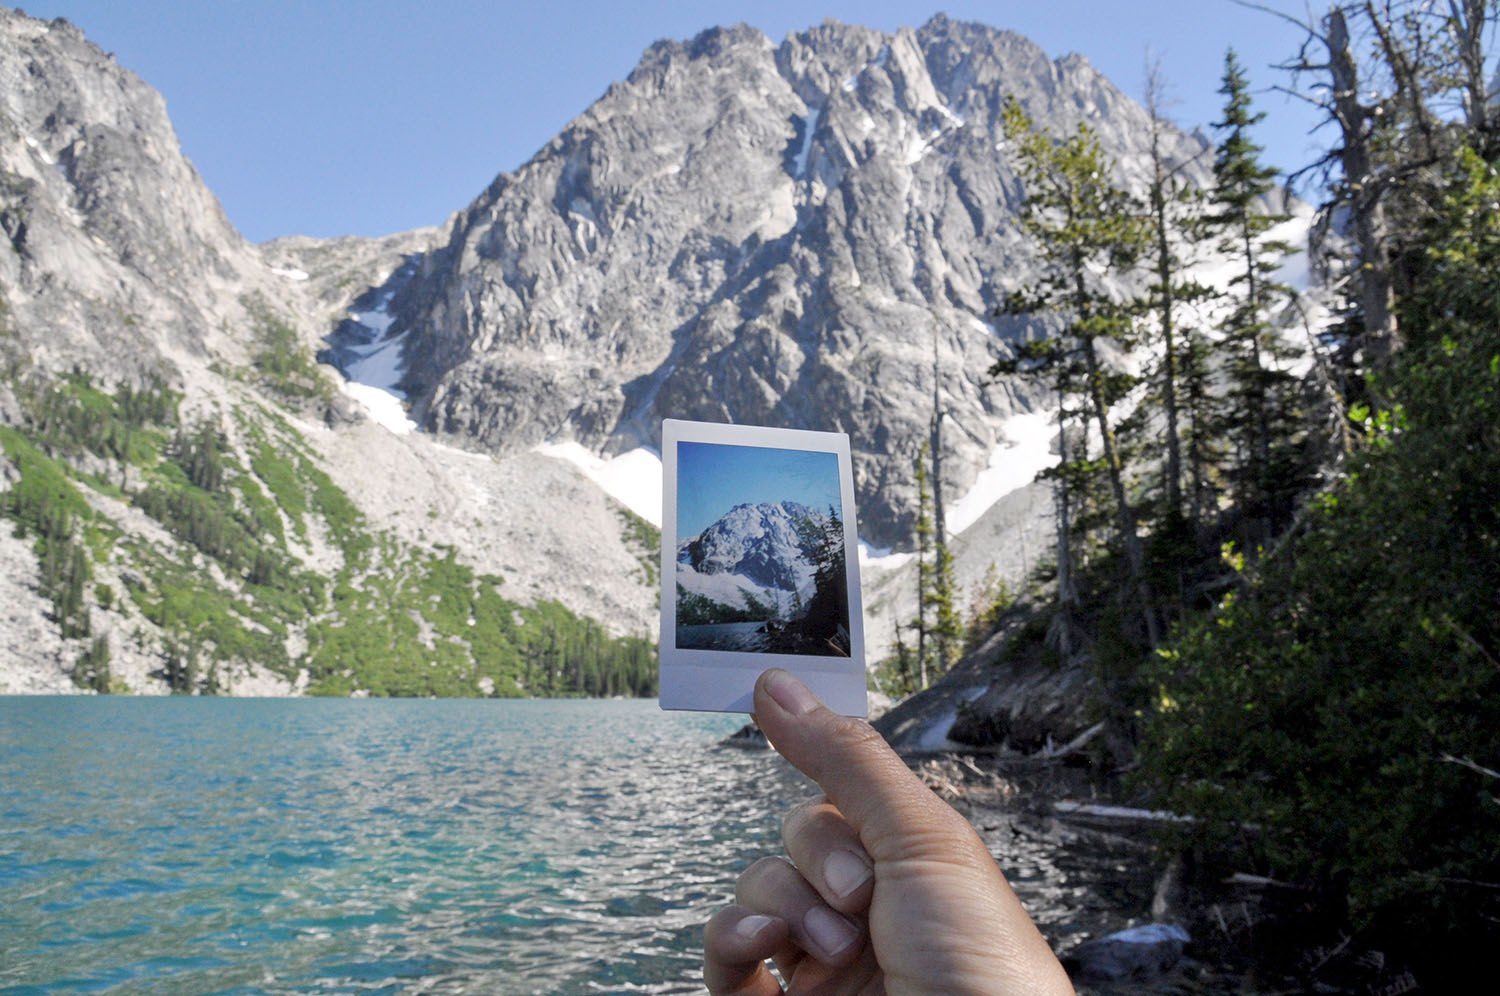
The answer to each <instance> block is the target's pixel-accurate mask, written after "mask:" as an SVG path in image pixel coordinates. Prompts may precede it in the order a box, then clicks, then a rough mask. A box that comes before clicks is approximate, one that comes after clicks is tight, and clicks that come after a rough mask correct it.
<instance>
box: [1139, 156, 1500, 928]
mask: <svg viewBox="0 0 1500 996" xmlns="http://www.w3.org/2000/svg"><path fill="white" fill-rule="evenodd" d="M1427 237H1428V248H1427V251H1426V254H1425V257H1424V262H1423V266H1424V267H1425V269H1426V273H1425V278H1424V279H1423V280H1422V281H1420V282H1419V284H1418V285H1419V286H1420V285H1424V284H1425V285H1426V286H1427V287H1429V288H1430V291H1429V293H1428V294H1424V295H1419V296H1414V297H1413V299H1412V300H1411V301H1410V302H1409V305H1408V306H1409V308H1410V311H1409V313H1408V315H1407V316H1405V317H1406V319H1407V320H1406V321H1405V322H1404V323H1403V324H1404V325H1405V327H1406V328H1407V329H1408V330H1409V335H1410V345H1409V346H1408V348H1407V350H1406V352H1405V354H1404V356H1403V358H1402V359H1401V361H1400V363H1399V364H1398V366H1397V367H1396V368H1395V370H1394V371H1393V372H1392V373H1391V374H1389V375H1388V376H1387V377H1386V378H1384V383H1383V384H1382V391H1381V392H1380V393H1381V394H1382V395H1384V396H1386V397H1389V398H1390V399H1392V400H1391V405H1390V407H1389V408H1388V409H1386V410H1382V411H1377V412H1370V411H1368V410H1361V411H1356V412H1355V413H1354V415H1355V417H1356V418H1357V419H1359V420H1360V421H1361V422H1362V424H1363V426H1364V428H1365V431H1366V445H1365V448H1364V449H1363V451H1362V452H1361V453H1359V454H1358V455H1357V456H1356V457H1355V458H1354V459H1353V461H1352V463H1351V465H1350V467H1349V472H1348V475H1347V477H1346V478H1345V479H1344V480H1343V481H1342V482H1340V483H1339V484H1338V485H1337V486H1335V487H1333V488H1331V489H1329V490H1328V491H1326V492H1325V493H1323V494H1321V495H1320V496H1319V497H1318V498H1317V500H1315V501H1314V502H1313V503H1312V504H1311V505H1310V506H1308V507H1306V508H1305V509H1304V510H1303V515H1302V519H1301V521H1300V522H1299V524H1298V525H1297V526H1296V527H1294V530H1293V532H1292V533H1291V535H1290V536H1289V538H1288V539H1286V540H1285V541H1284V542H1283V543H1282V545H1281V547H1280V548H1279V549H1278V550H1277V551H1276V553H1275V554H1274V555H1273V556H1270V557H1268V558H1266V559H1265V560H1264V561H1263V562H1262V563H1261V564H1259V565H1257V566H1256V567H1254V568H1253V569H1252V571H1251V573H1250V574H1249V575H1248V576H1246V577H1245V578H1244V579H1243V582H1242V583H1241V584H1239V585H1238V586H1236V587H1235V588H1234V589H1233V590H1232V591H1230V592H1229V593H1228V594H1226V595H1225V596H1224V597H1223V599H1222V600H1221V602H1220V604H1219V607H1218V610H1217V611H1216V612H1214V613H1213V614H1212V615H1211V616H1210V617H1207V618H1203V619H1201V620H1199V621H1196V622H1192V623H1190V624H1188V625H1186V626H1185V627H1184V628H1183V630H1182V631H1181V633H1180V634H1179V635H1178V637H1177V639H1176V640H1175V641H1174V642H1173V643H1172V644H1171V645H1170V647H1169V648H1168V649H1166V650H1164V651H1163V652H1162V653H1161V654H1160V656H1159V658H1158V660H1157V661H1156V663H1155V665H1154V666H1153V669H1152V675H1151V676H1152V678H1153V679H1154V682H1155V687H1156V698H1157V703H1156V707H1155V709H1154V710H1152V711H1151V713H1150V715H1149V716H1148V717H1147V719H1146V722H1145V729H1144V738H1143V741H1142V744H1141V754H1140V756H1141V760H1142V773H1141V779H1142V784H1143V785H1144V786H1146V787H1149V788H1150V789H1151V790H1153V791H1154V793H1155V794H1156V796H1157V798H1158V800H1159V801H1160V802H1161V803H1162V804H1164V805H1167V806H1170V807H1172V808H1174V809H1178V810H1180V811H1183V812H1187V813H1191V814H1195V815H1197V816H1200V817H1203V818H1204V822H1202V823H1201V824H1200V825H1199V830H1198V831H1197V833H1198V835H1199V836H1200V839H1201V840H1202V841H1203V842H1207V843H1211V844H1213V845H1215V850H1218V851H1219V852H1220V853H1228V854H1231V855H1236V854H1237V855H1240V857H1241V859H1243V860H1249V861H1254V862H1256V863H1258V864H1259V865H1260V868H1261V870H1263V871H1267V872H1270V873H1272V874H1274V875H1276V876H1278V877H1281V878H1293V879H1297V880H1300V881H1303V882H1306V883H1309V884H1314V885H1316V886H1318V887H1319V888H1320V889H1321V890H1322V893H1323V895H1324V896H1325V897H1328V898H1330V899H1332V900H1334V901H1335V902H1336V903H1347V905H1348V909H1349V911H1350V913H1351V914H1352V915H1353V917H1354V918H1355V920H1356V922H1359V923H1362V924H1376V925H1384V926H1386V927H1389V928H1392V929H1400V930H1402V931H1403V932H1405V933H1406V935H1407V939H1408V940H1411V939H1412V938H1414V937H1433V938H1435V937H1444V936H1445V935H1446V940H1447V941H1448V942H1449V943H1451V942H1452V941H1453V940H1454V939H1455V938H1457V937H1458V936H1460V935H1461V934H1462V933H1463V932H1480V931H1482V929H1483V920H1484V918H1485V916H1488V917H1490V918H1491V919H1493V918H1494V917H1495V916H1496V915H1497V914H1500V902H1497V896H1500V893H1497V892H1496V891H1495V885H1494V883H1496V882H1497V881H1500V774H1497V771H1496V769H1500V613H1497V612H1496V604H1497V603H1496V595H1495V592H1496V591H1497V590H1500V503H1497V501H1496V496H1497V495H1500V294H1497V293H1496V290H1497V288H1500V284H1497V277H1496V274H1497V272H1500V252H1497V248H1500V176H1497V173H1496V171H1495V169H1494V168H1493V167H1492V166H1490V165H1488V164H1486V163H1485V162H1483V161H1482V160H1480V159H1479V158H1478V157H1477V156H1473V155H1469V156H1466V157H1465V160H1464V163H1463V167H1462V169H1461V171H1460V172H1459V175H1458V176H1457V178H1456V179H1455V182H1454V185H1453V188H1452V190H1451V191H1450V194H1449V196H1448V198H1447V200H1446V203H1445V205H1444V209H1443V211H1442V212H1441V216H1440V217H1439V218H1438V220H1437V221H1436V222H1435V223H1434V224H1433V225H1432V226H1431V227H1430V228H1429V230H1428V232H1427ZM1252 828H1254V829H1252ZM1486 911H1487V912H1486ZM1476 913H1484V916H1476Z"/></svg>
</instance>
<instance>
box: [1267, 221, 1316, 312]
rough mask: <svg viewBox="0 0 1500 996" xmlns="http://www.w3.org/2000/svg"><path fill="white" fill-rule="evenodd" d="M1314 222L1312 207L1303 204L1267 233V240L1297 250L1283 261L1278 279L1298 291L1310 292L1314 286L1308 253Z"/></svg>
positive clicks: (1278, 272)
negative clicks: (1310, 231)
mask: <svg viewBox="0 0 1500 996" xmlns="http://www.w3.org/2000/svg"><path fill="white" fill-rule="evenodd" d="M1312 222H1313V208H1312V205H1311V204H1302V205H1299V206H1298V207H1297V209H1296V211H1295V213H1293V215H1292V216H1291V217H1290V218H1288V219H1287V220H1286V221H1283V222H1282V223H1281V224H1279V225H1277V226H1276V227H1275V228H1272V229H1271V230H1270V231H1269V232H1267V233H1266V238H1268V239H1272V240H1275V241H1279V242H1285V243H1287V244H1288V245H1290V246H1292V247H1293V248H1294V249H1296V250H1297V252H1296V253H1294V254H1292V255H1290V256H1286V257H1284V258H1283V259H1282V261H1281V266H1279V267H1277V269H1276V279H1277V280H1280V281H1281V282H1282V283H1284V284H1286V285H1288V286H1290V287H1292V288H1294V289H1296V290H1298V291H1305V290H1308V289H1310V288H1311V287H1312V285H1313V278H1312V267H1311V265H1310V262H1309V260H1308V251H1307V236H1308V231H1309V230H1310V229H1311V228H1312Z"/></svg>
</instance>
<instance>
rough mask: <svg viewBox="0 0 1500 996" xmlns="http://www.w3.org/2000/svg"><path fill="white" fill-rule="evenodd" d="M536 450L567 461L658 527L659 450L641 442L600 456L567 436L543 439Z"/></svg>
mask: <svg viewBox="0 0 1500 996" xmlns="http://www.w3.org/2000/svg"><path fill="white" fill-rule="evenodd" d="M535 452H537V453H540V454H542V455H543V456H549V457H552V458H553V459H554V460H562V461H564V462H566V463H570V464H572V465H573V466H575V467H577V468H578V469H579V470H581V471H583V474H584V476H585V477H587V478H588V479H589V480H591V481H593V482H594V483H595V484H597V485H599V487H600V488H602V489H603V490H604V493H605V494H607V495H609V496H610V497H611V498H613V499H614V500H615V501H617V502H619V503H620V504H621V505H624V506H625V507H626V508H628V509H630V510H631V511H632V512H634V513H635V514H636V515H639V516H640V517H641V518H643V519H645V520H646V521H647V522H649V523H651V524H652V525H653V526H655V527H656V528H658V529H660V528H661V454H660V453H657V452H656V451H655V450H653V449H649V448H647V447H644V446H640V447H637V448H635V449H633V450H630V451H629V452H626V453H621V454H620V455H619V456H616V457H609V458H605V457H601V456H599V455H597V454H595V453H592V452H590V451H589V450H587V449H585V448H584V447H583V446H581V445H579V444H578V443H576V442H574V441H573V440H571V439H570V440H568V441H566V442H562V443H544V444H542V445H541V446H538V447H536V449H535Z"/></svg>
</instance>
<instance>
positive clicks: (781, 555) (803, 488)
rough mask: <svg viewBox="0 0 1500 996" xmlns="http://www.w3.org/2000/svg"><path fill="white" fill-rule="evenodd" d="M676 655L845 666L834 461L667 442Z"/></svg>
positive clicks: (845, 599)
mask: <svg viewBox="0 0 1500 996" xmlns="http://www.w3.org/2000/svg"><path fill="white" fill-rule="evenodd" d="M676 540H677V551H676V568H677V571H676V573H677V620H676V621H677V648H678V649H679V650H727V651H739V652H742V653H743V652H747V651H748V652H751V653H768V654H810V655H817V656H822V657H848V656H849V654H850V639H849V587H848V577H847V574H846V566H845V555H844V521H843V506H842V502H841V500H840V495H839V461H838V455H837V454H836V453H828V452H817V451H808V450H790V449H776V448H772V447H765V446H731V445H726V444H722V443H696V442H679V443H678V444H677V536H676Z"/></svg>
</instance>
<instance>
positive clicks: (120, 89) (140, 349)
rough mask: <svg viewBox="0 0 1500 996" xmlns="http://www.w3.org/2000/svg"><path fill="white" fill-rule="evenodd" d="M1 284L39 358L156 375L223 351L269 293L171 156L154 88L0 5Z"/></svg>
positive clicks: (58, 364)
mask: <svg viewBox="0 0 1500 996" xmlns="http://www.w3.org/2000/svg"><path fill="white" fill-rule="evenodd" d="M0 232H3V236H4V237H0V288H3V293H4V295H5V301H6V304H7V309H8V311H9V313H10V314H9V318H8V319H7V321H8V322H9V324H10V325H11V327H12V328H15V329H27V328H30V329H45V330H46V335H45V336H42V335H38V336H36V337H34V338H32V339H31V340H29V341H28V342H27V343H26V348H27V351H28V354H29V358H30V359H31V360H33V361H35V362H36V363H37V364H38V365H40V366H42V367H45V368H50V369H60V368H64V367H68V366H71V365H72V364H74V363H78V364H81V365H83V366H85V367H95V366H97V365H99V363H100V361H101V359H102V358H104V357H108V358H109V363H110V364H111V367H112V369H113V371H114V372H115V374H116V375H117V376H119V375H121V374H128V373H130V372H131V371H132V370H133V371H135V372H145V371H148V370H149V371H152V372H163V373H168V374H171V373H173V372H174V371H176V370H177V369H178V367H179V366H180V363H181V362H182V361H183V360H186V359H197V360H200V361H201V360H204V359H206V358H207V356H208V355H209V354H210V353H211V352H214V351H219V352H228V353H230V354H233V353H234V352H235V351H236V350H237V348H238V347H237V344H236V342H235V339H234V337H233V336H232V335H227V334H226V333H225V332H224V331H223V330H224V328H225V327H227V326H229V325H236V324H240V325H242V322H241V319H242V318H243V312H242V309H241V308H240V305H239V298H240V297H241V296H242V295H244V294H247V293H253V292H255V291H256V290H259V289H262V288H265V287H268V286H271V285H272V282H273V281H274V280H275V277H274V276H273V275H270V274H268V273H267V272H266V271H265V270H264V269H263V268H262V266H261V264H260V261H259V258H258V256H257V254H256V252H255V250H254V249H253V247H251V246H249V245H247V244H246V243H245V242H244V240H243V239H242V238H241V237H240V236H239V234H238V233H237V232H236V231H235V230H234V228H233V226H232V225H230V223H229V221H228V219H226V218H225V216H224V213H223V211H222V210H221V209H220V208H219V204H218V202H217V201H216V200H215V199H214V196H213V195H212V194H211V193H209V191H208V189H207V188H206V187H205V186H204V184H203V181H202V179H201V178H200V177H199V176H198V174H197V172H196V171H195V170H194V169H193V167H192V165H191V164H190V163H189V162H188V161H187V159H185V158H184V157H183V155H182V153H181V151H180V149H179V148H178V144H177V137H176V135H175V133H174V132H173V130H172V124H171V122H170V121H169V120H168V118H167V111H166V105H165V104H164V102H163V101H162V98H161V95H160V94H158V93H157V92H156V91H155V90H153V89H151V87H149V86H147V85H146V84H145V83H143V82H142V81H141V80H140V79H139V78H138V77H137V76H135V75H134V74H133V73H130V72H128V71H127V70H125V69H123V68H121V67H120V66H119V65H118V64H117V63H116V62H115V61H114V59H113V58H112V57H111V56H109V55H106V54H105V53H103V52H101V51H100V50H99V49H98V48H96V47H95V46H94V45H92V44H90V43H89V42H88V41H87V40H86V39H85V38H84V36H83V33H82V32H81V31H79V30H78V29H77V28H75V27H73V26H72V25H71V24H69V23H68V22H66V21H63V20H57V21H52V22H44V21H38V20H34V19H32V18H29V17H26V16H25V15H24V14H20V13H17V12H14V11H10V10H0Z"/></svg>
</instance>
